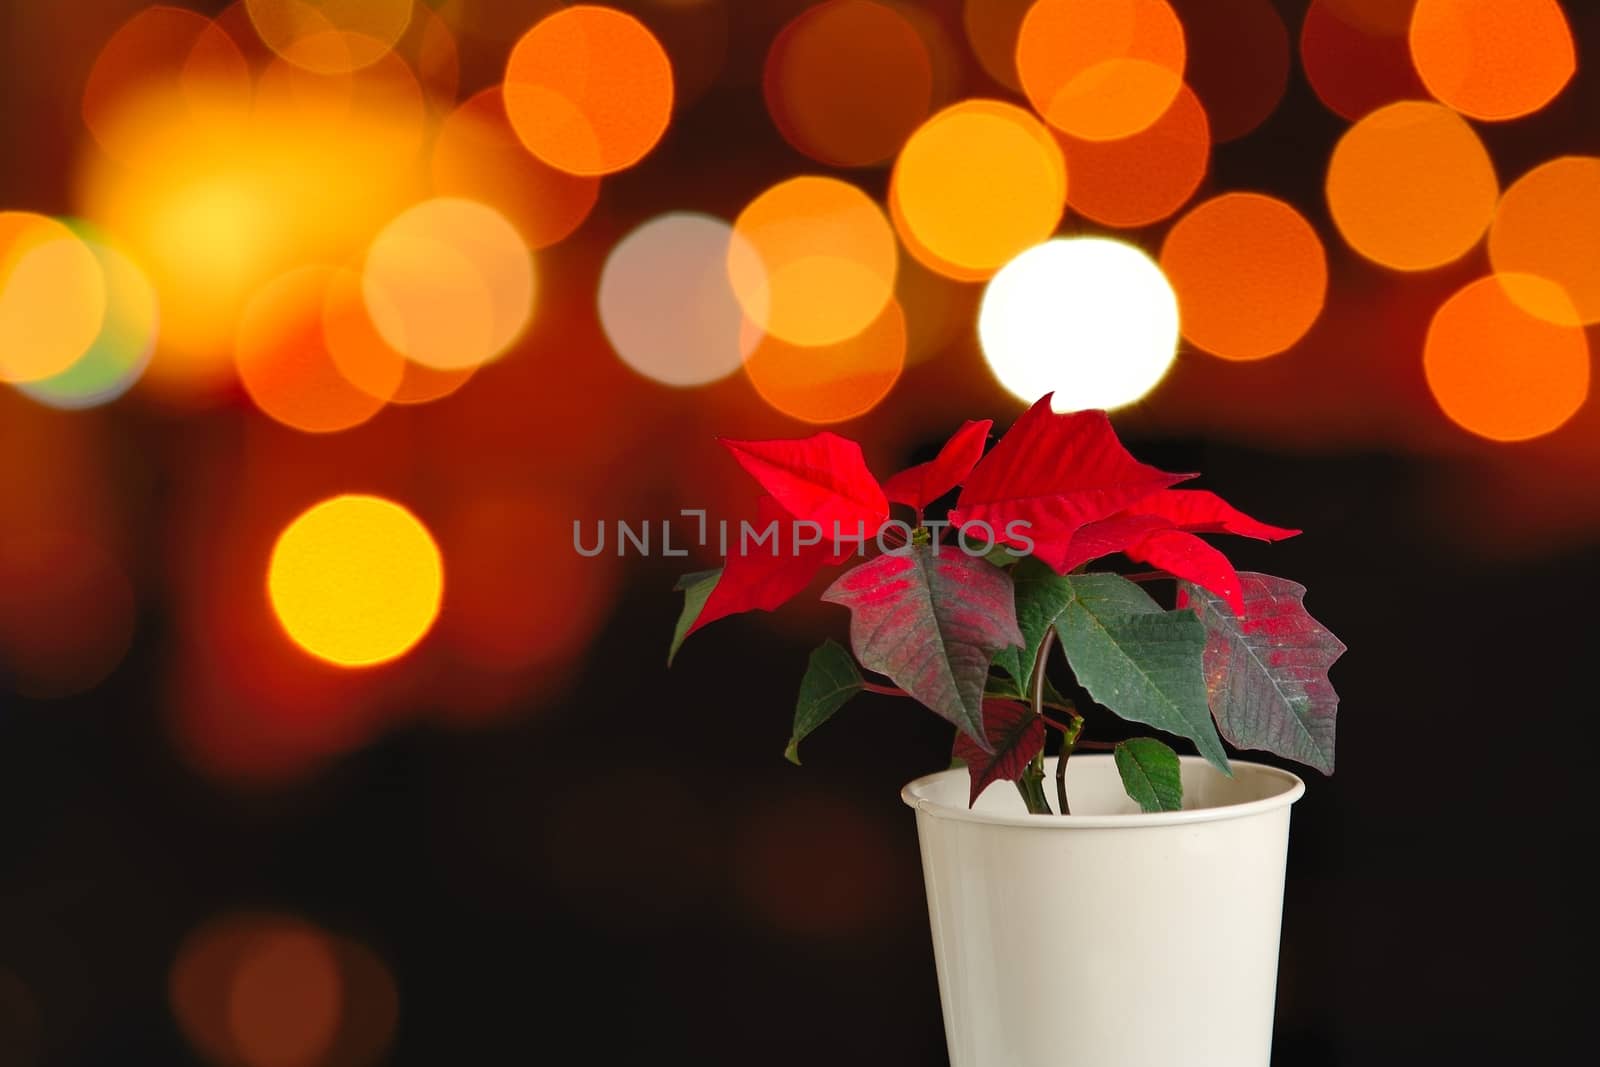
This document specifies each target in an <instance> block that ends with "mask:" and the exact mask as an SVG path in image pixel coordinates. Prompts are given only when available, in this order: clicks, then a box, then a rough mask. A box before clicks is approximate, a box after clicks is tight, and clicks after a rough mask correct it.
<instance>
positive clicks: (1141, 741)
mask: <svg viewBox="0 0 1600 1067" xmlns="http://www.w3.org/2000/svg"><path fill="white" fill-rule="evenodd" d="M1111 755H1112V758H1113V759H1115V760H1116V761H1117V773H1118V774H1120V775H1122V788H1123V789H1126V790H1127V791H1128V796H1130V797H1132V798H1133V801H1134V803H1136V804H1138V805H1139V809H1140V810H1141V811H1182V810H1183V776H1182V773H1181V771H1182V764H1180V763H1179V762H1178V754H1177V753H1176V752H1174V751H1172V749H1170V748H1168V747H1167V746H1166V745H1164V744H1162V743H1161V742H1160V741H1157V740H1156V739H1155V738H1153V737H1136V738H1134V739H1133V740H1131V741H1124V742H1122V743H1121V744H1119V745H1118V746H1117V747H1116V748H1115V749H1113V750H1112V753H1111Z"/></svg>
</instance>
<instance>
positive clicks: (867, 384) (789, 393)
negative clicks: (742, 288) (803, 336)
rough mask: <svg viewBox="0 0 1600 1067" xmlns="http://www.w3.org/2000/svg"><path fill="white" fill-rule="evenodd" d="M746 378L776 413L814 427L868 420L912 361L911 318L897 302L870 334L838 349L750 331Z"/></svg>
mask: <svg viewBox="0 0 1600 1067" xmlns="http://www.w3.org/2000/svg"><path fill="white" fill-rule="evenodd" d="M747 333H748V334H749V335H750V336H749V342H750V343H751V344H752V351H751V352H750V355H749V358H748V359H747V360H746V361H745V365H744V369H745V374H746V375H747V376H748V377H749V379H750V384H751V385H753V386H755V390H756V392H757V393H760V394H761V398H762V399H763V400H765V401H766V402H767V403H768V404H770V405H771V406H772V407H773V408H774V409H775V410H777V411H781V412H783V413H784V414H785V415H788V416H789V417H791V418H795V419H799V420H801V421H802V422H810V423H834V422H844V421H846V420H847V419H853V418H856V417H858V416H861V415H864V414H866V413H867V412H869V411H871V410H872V409H873V408H874V407H876V406H877V405H878V402H879V401H880V400H882V399H883V398H884V397H886V396H888V395H889V391H890V390H891V389H893V388H894V384H895V382H897V381H899V379H900V372H901V370H902V369H903V368H904V367H905V362H906V316H905V313H904V312H903V311H902V310H901V308H900V303H899V301H897V300H891V301H890V302H889V304H888V306H887V307H885V308H884V310H883V313H882V314H881V315H879V316H878V318H877V319H876V320H875V321H874V322H873V323H871V324H870V325H869V326H868V327H867V328H866V329H865V330H862V331H861V332H860V333H858V334H856V335H855V336H854V337H850V338H847V339H845V340H843V341H839V342H837V343H836V344H831V345H820V346H805V345H792V344H789V343H787V342H785V341H783V340H780V339H779V338H776V337H760V336H759V335H757V334H756V333H755V331H754V330H749V329H747Z"/></svg>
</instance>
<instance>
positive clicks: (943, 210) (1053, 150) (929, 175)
mask: <svg viewBox="0 0 1600 1067" xmlns="http://www.w3.org/2000/svg"><path fill="white" fill-rule="evenodd" d="M1067 188H1068V174H1067V169H1066V163H1065V160H1064V158H1063V155H1062V151H1061V146H1060V144H1059V143H1058V142H1057V140H1056V138H1055V137H1054V136H1053V135H1052V134H1051V132H1050V130H1049V129H1047V128H1046V127H1045V125H1044V124H1043V123H1041V122H1040V121H1039V120H1038V119H1036V118H1034V117H1033V116H1032V115H1030V114H1029V113H1028V112H1026V111H1024V110H1023V109H1022V108H1019V107H1017V106H1015V105H1014V104H1007V103H1003V102H1001V101H999V100H963V101H962V102H961V103H959V104H954V105H952V106H950V107H947V108H945V109H944V110H943V111H940V112H939V113H938V114H936V115H934V116H933V117H932V118H930V119H929V120H928V121H927V122H925V123H923V124H922V126H921V127H919V128H918V129H917V132H916V133H914V134H912V135H911V139H910V140H909V141H907V142H906V145H905V148H904V149H902V150H901V152H900V158H899V159H898V160H897V161H896V162H895V167H894V173H893V175H892V177H891V179H890V183H889V206H890V210H891V213H892V216H893V218H894V224H895V229H896V230H897V231H898V232H899V234H900V239H901V240H902V241H903V242H904V243H905V246H906V248H907V249H908V250H909V251H910V252H911V254H912V255H913V256H915V257H916V258H917V259H918V260H919V261H920V262H921V263H922V264H923V265H924V266H927V267H928V268H930V269H931V270H935V271H937V272H939V273H940V274H943V275H945V276H947V277H951V278H956V279H959V280H961V281H981V280H983V279H984V278H987V277H989V276H990V275H991V274H993V273H994V272H995V271H997V270H999V269H1000V268H1001V267H1002V266H1004V265H1005V264H1006V263H1007V262H1008V261H1009V260H1010V259H1011V258H1012V257H1013V256H1015V255H1017V253H1019V252H1021V251H1023V250H1024V249H1027V248H1031V247H1032V246H1034V245H1036V244H1038V243H1039V242H1041V241H1043V240H1046V239H1047V238H1048V237H1049V236H1050V235H1051V234H1052V233H1054V232H1055V228H1056V224H1057V223H1059V222H1060V221H1061V212H1062V209H1063V206H1064V204H1065V202H1066V196H1067Z"/></svg>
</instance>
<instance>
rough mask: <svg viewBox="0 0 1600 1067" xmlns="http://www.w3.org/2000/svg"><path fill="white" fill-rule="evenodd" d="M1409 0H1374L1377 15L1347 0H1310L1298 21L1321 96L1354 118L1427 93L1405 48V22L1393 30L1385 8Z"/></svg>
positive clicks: (1305, 60)
mask: <svg viewBox="0 0 1600 1067" xmlns="http://www.w3.org/2000/svg"><path fill="white" fill-rule="evenodd" d="M1362 2H1365V0H1362ZM1406 2H1407V0H1375V3H1374V4H1372V5H1370V9H1371V10H1372V11H1373V12H1374V15H1373V17H1370V18H1362V17H1360V16H1361V14H1362V12H1363V11H1364V10H1367V9H1361V10H1357V9H1354V8H1351V7H1350V5H1349V0H1311V6H1310V7H1308V8H1306V17H1305V21H1304V22H1303V23H1301V25H1300V61H1301V64H1302V65H1303V66H1304V67H1305V72H1306V81H1308V82H1310V83H1311V88H1312V90H1313V91H1314V92H1316V94H1317V97H1318V99H1320V100H1321V101H1322V102H1323V104H1325V105H1326V106H1327V107H1328V109H1329V110H1330V111H1332V112H1334V113H1335V114H1337V115H1340V116H1343V117H1344V118H1347V119H1350V120H1351V121H1354V120H1356V119H1359V118H1361V117H1362V116H1364V115H1366V114H1367V113H1368V112H1370V111H1372V110H1374V109H1376V108H1379V107H1382V106H1383V105H1384V104H1392V103H1394V102H1395V101H1397V100H1416V99H1420V98H1422V97H1425V96H1427V95H1428V93H1427V90H1426V89H1424V88H1423V86H1422V80H1421V79H1420V78H1418V77H1417V69H1416V67H1415V66H1414V65H1413V64H1412V62H1411V52H1410V50H1409V49H1408V48H1407V47H1406V36H1405V27H1406V22H1405V19H1404V18H1403V17H1402V19H1401V21H1400V25H1399V26H1398V27H1397V28H1393V29H1392V30H1391V29H1390V28H1389V25H1390V24H1388V23H1385V22H1383V21H1382V20H1381V12H1380V10H1379V8H1380V6H1381V5H1387V6H1386V7H1382V11H1390V10H1402V11H1403V8H1404V5H1405V3H1406Z"/></svg>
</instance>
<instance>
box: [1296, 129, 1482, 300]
mask: <svg viewBox="0 0 1600 1067" xmlns="http://www.w3.org/2000/svg"><path fill="white" fill-rule="evenodd" d="M1327 192H1328V208H1329V210H1330V211H1331V212H1332V213H1333V221H1334V222H1335V223H1336V224H1337V225H1338V227H1339V232H1340V233H1341V234H1343V235H1344V239H1345V240H1346V241H1348V242H1349V243H1350V247H1352V248H1354V249H1355V250H1356V251H1357V252H1360V253H1361V254H1362V255H1364V256H1366V257H1367V258H1368V259H1371V260H1373V261H1375V262H1377V263H1381V264H1383V265H1384V266H1386V267H1393V268H1395V269H1397V270H1428V269H1430V268H1433V267H1438V266H1442V265H1443V264H1445V263H1449V262H1451V261H1452V260H1456V259H1459V258H1460V257H1461V256H1463V255H1465V254H1466V253H1467V251H1468V250H1469V249H1471V248H1472V246H1473V245H1475V244H1477V243H1478V239H1479V238H1480V237H1482V236H1483V231H1484V230H1485V229H1486V228H1487V227H1488V225H1489V220H1490V218H1491V216H1492V215H1493V213H1494V207H1495V200H1496V198H1497V197H1498V196H1499V192H1500V187H1499V183H1498V182H1497V180H1496V179H1495V173H1494V164H1493V163H1492V162H1490V159H1489V153H1488V151H1487V150H1486V149H1485V148H1484V147H1483V142H1482V141H1480V140H1479V139H1478V135H1477V134H1476V133H1474V132H1473V130H1472V127H1470V126H1468V125H1467V123H1466V121H1465V120H1463V119H1462V118H1461V116H1459V115H1457V114H1456V113H1455V112H1454V111H1451V110H1450V109H1449V108H1446V107H1443V106H1441V105H1439V104H1433V103H1423V102H1421V101H1403V102H1401V103H1397V104H1390V105H1388V106H1387V107H1382V108H1379V109H1378V110H1377V111H1374V112H1372V113H1371V114H1369V115H1367V116H1366V117H1365V118H1363V119H1362V120H1361V121H1360V122H1357V123H1356V124H1355V125H1354V126H1352V127H1350V129H1349V130H1347V131H1345V134H1344V136H1343V137H1341V138H1340V139H1339V143H1338V145H1337V146H1335V148H1334V150H1333V158H1332V160H1331V161H1330V162H1329V163H1328V184H1327Z"/></svg>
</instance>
